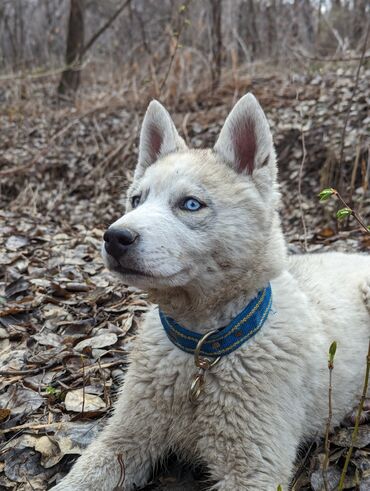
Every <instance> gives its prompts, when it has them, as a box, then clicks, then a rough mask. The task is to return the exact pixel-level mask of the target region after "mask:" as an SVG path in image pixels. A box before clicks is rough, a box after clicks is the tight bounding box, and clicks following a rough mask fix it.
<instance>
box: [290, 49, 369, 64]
mask: <svg viewBox="0 0 370 491" xmlns="http://www.w3.org/2000/svg"><path fill="white" fill-rule="evenodd" d="M287 48H288V49H290V50H291V51H293V53H296V54H297V55H298V56H301V57H302V58H306V59H307V60H310V61H319V62H322V63H340V62H343V63H348V62H350V61H359V60H361V58H362V56H351V57H349V58H320V57H318V56H310V55H308V54H306V53H303V52H302V51H300V50H296V49H294V48H291V47H290V46H287ZM362 59H363V60H370V55H365V56H364V57H363V58H362Z"/></svg>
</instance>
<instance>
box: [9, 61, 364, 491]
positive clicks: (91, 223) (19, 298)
mask: <svg viewBox="0 0 370 491" xmlns="http://www.w3.org/2000/svg"><path fill="white" fill-rule="evenodd" d="M341 70H342V69H341ZM369 81H370V71H369V70H368V69H367V70H364V72H363V76H362V77H361V80H360V85H359V90H358V91H357V95H356V96H355V98H354V101H353V107H352V111H351V113H350V118H349V124H348V131H347V134H346V141H345V152H344V159H345V162H344V163H345V166H344V167H345V170H346V169H347V173H346V175H345V181H346V182H347V184H348V185H349V186H350V187H351V190H352V191H351V193H352V200H353V202H354V206H355V207H356V209H358V210H359V211H360V213H361V214H362V216H363V217H364V218H366V217H369V216H370V197H369V186H368V176H369V172H368V170H367V169H368V168H369V163H368V162H369V160H368V159H369V156H368V140H367V139H366V135H368V131H369V125H370V119H369V115H368V102H369V101H368V97H367V95H366V94H369V93H370V90H369V89H370V82H369ZM352 85H353V76H352V71H351V70H347V71H346V70H342V71H341V72H340V73H339V70H337V71H328V72H327V73H325V74H319V75H306V76H295V78H294V77H289V76H280V75H275V76H265V77H263V76H262V77H256V79H253V78H250V77H248V78H247V77H246V78H245V79H242V80H241V82H240V91H241V94H242V93H244V92H246V91H248V90H253V92H254V93H255V94H256V96H257V97H258V98H259V99H260V101H261V103H262V105H263V106H264V108H266V112H267V114H268V117H269V119H270V121H271V125H272V130H273V132H274V135H275V142H276V147H277V152H278V156H279V162H280V182H281V191H282V197H283V207H282V210H281V217H282V221H283V227H284V231H285V234H286V237H287V239H288V241H289V244H290V245H289V247H290V250H291V252H292V253H297V252H302V251H303V249H304V246H303V244H304V238H305V237H304V233H303V230H302V224H301V212H300V209H299V203H298V192H297V189H298V179H299V169H300V165H301V163H302V155H303V153H302V141H301V140H302V139H301V131H302V126H303V130H304V132H305V141H306V147H307V159H306V162H305V166H304V169H303V180H302V209H303V212H304V214H305V219H306V223H307V230H308V232H307V237H306V238H307V243H308V250H309V251H312V252H313V251H325V250H339V251H349V252H353V251H362V252H366V251H367V252H368V251H369V248H370V242H369V241H368V240H367V238H366V237H364V235H363V234H362V233H361V232H360V231H359V230H358V228H357V227H356V225H355V224H353V226H352V224H351V227H349V228H348V227H347V228H345V227H344V226H343V225H341V226H339V227H338V226H337V223H336V220H335V211H336V209H337V207H336V203H335V200H330V201H329V202H328V203H325V205H322V204H319V203H318V200H317V199H316V196H317V194H318V193H319V191H320V190H321V189H322V188H323V187H326V186H328V185H331V184H332V181H333V179H334V178H335V167H336V165H337V164H338V158H339V149H340V143H341V140H340V138H341V129H342V127H343V124H344V118H345V111H346V107H347V104H348V101H349V100H350V97H351V93H352V90H351V88H352ZM52 89H53V88H51V87H50V85H48V84H44V85H42V84H41V83H39V82H37V83H36V82H35V83H34V84H33V85H32V86H31V87H30V89H29V90H30V91H33V97H30V99H29V100H26V101H21V102H20V103H19V104H18V105H17V104H16V103H15V102H13V101H14V97H13V98H12V97H9V98H8V99H7V100H8V101H12V102H9V104H10V105H9V107H5V108H4V110H3V111H2V112H1V113H0V124H1V127H2V131H1V134H0V149H1V152H2V155H3V159H2V161H1V162H0V191H1V193H0V425H1V433H0V489H4V490H7V489H9V490H13V489H16V490H20V491H21V490H26V489H27V490H29V489H34V490H41V489H47V488H48V487H50V486H51V485H52V484H53V483H55V480H56V479H59V478H60V477H61V476H62V475H64V474H65V473H66V472H67V471H68V470H69V468H70V467H71V465H72V463H73V462H74V460H75V459H76V457H77V456H78V455H79V454H80V453H81V452H82V450H83V448H85V447H86V446H87V445H88V444H89V442H90V441H91V440H92V439H93V438H94V437H95V436H96V435H97V434H98V432H99V431H100V429H101V428H102V426H103V425H104V422H105V420H106V418H107V417H109V413H110V411H111V408H112V403H113V401H114V400H115V398H116V396H117V391H118V388H119V385H120V383H121V382H122V380H123V379H124V374H125V370H126V364H127V354H128V352H129V351H130V349H131V348H132V342H133V340H134V338H135V331H136V327H137V325H138V323H140V321H141V317H142V315H143V314H144V313H145V312H146V311H147V310H148V309H149V308H150V306H149V304H148V302H147V298H146V295H145V294H144V293H142V292H139V291H137V290H136V289H134V288H131V287H125V286H123V285H119V284H118V283H117V281H116V280H115V278H114V277H113V276H112V275H111V274H110V273H109V272H107V271H106V270H105V269H104V266H103V263H102V260H101V257H100V247H101V241H102V235H103V232H104V230H105V228H106V227H107V226H108V225H109V224H110V223H112V222H113V221H114V220H115V219H116V218H118V217H119V216H120V214H122V210H123V206H122V201H121V196H122V194H123V193H124V191H125V189H127V187H128V185H129V183H130V180H131V179H132V174H133V168H134V165H135V161H136V158H137V135H138V128H139V120H140V118H139V117H138V116H137V114H136V112H137V111H138V112H139V114H140V117H141V116H142V114H143V111H144V110H145V105H146V100H145V99H146V97H143V105H142V107H140V106H138V105H136V106H135V107H130V104H129V103H128V102H127V101H128V100H129V99H130V98H129V97H128V96H127V95H125V96H122V97H121V98H120V96H119V95H117V94H118V93H117V94H116V96H115V99H114V102H112V99H111V98H110V97H109V94H107V93H106V92H104V90H105V89H104V87H100V90H99V93H98V94H97V93H96V92H94V90H96V89H89V90H87V91H86V94H85V95H84V97H82V96H81V100H80V101H79V105H78V106H77V108H76V107H68V106H67V107H53V106H52V105H50V107H49V110H48V111H44V110H42V108H43V107H44V106H45V100H50V99H51V90H52ZM4 90H7V91H8V92H9V94H12V90H14V89H13V88H12V87H5V89H4ZM241 94H240V95H241ZM234 95H235V88H234V87H232V86H231V85H230V86H229V85H228V83H227V81H226V82H225V84H223V86H222V87H220V88H219V89H218V90H216V91H215V92H214V93H213V94H210V93H209V91H208V90H205V89H204V90H203V89H202V87H201V86H200V88H199V92H197V93H196V94H191V95H189V94H185V95H184V98H183V100H181V101H179V102H178V103H177V105H176V106H175V107H174V108H172V110H171V104H170V105H169V109H170V110H171V112H172V113H173V114H174V119H175V122H176V123H177V125H178V127H180V128H181V127H182V122H183V121H184V120H185V119H184V118H186V121H187V126H186V131H187V135H185V136H186V137H187V140H188V142H189V143H191V144H192V145H193V146H196V147H197V146H200V145H201V144H202V145H205V144H207V145H212V144H213V142H214V140H215V138H216V135H217V133H218V132H219V130H220V127H221V125H222V123H223V121H224V118H225V116H226V114H227V112H228V111H229V109H230V107H231V105H232V99H233V97H234ZM96 101H98V102H96ZM204 101H207V104H206V105H204ZM144 102H145V103H144ZM35 107H36V109H35ZM37 107H38V108H39V110H37ZM25 117H26V118H28V121H29V124H28V125H27V127H28V128H29V126H30V125H31V127H33V128H36V127H37V132H34V133H32V134H30V133H29V131H28V130H27V127H26V126H25V125H24V124H23V121H24V119H25ZM72 122H73V124H71V123H72ZM68 125H70V126H68ZM67 127H68V128H67ZM62 128H67V130H66V131H65V132H64V135H63V138H62V137H60V138H56V139H55V140H54V141H53V146H52V147H50V148H49V149H48V148H47V147H48V141H49V139H50V134H51V133H53V134H57V132H58V131H60V130H61V129H62ZM35 148H37V149H38V150H39V151H40V152H42V151H43V150H45V152H44V153H43V154H42V157H40V159H39V160H37V159H36V161H37V163H36V164H35V165H34V166H31V167H30V168H29V169H28V170H27V173H26V174H24V173H22V172H21V173H18V172H15V173H14V174H11V173H10V174H7V173H5V174H4V176H3V177H2V174H1V172H2V171H6V172H7V171H8V170H9V169H11V166H20V165H24V164H27V162H28V161H29V160H30V159H29V156H30V155H33V156H34V155H35ZM46 150H47V151H46ZM113 150H114V151H113ZM40 155H41V154H40ZM32 158H33V157H32ZM355 159H356V160H357V161H358V165H357V171H356V173H355V174H353V172H352V167H353V162H354V160H355ZM351 172H352V174H351ZM366 176H367V177H366ZM338 356H339V355H338ZM364 369H365V361H364ZM334 370H335V369H334ZM334 390H335V386H334ZM369 407H370V406H369ZM365 409H366V410H365V412H364V415H363V419H362V425H361V429H360V438H359V440H358V442H357V444H356V447H355V451H354V453H353V457H352V461H351V465H350V469H349V473H348V478H347V481H346V489H355V487H356V485H357V484H356V479H359V480H360V484H359V489H360V491H365V490H368V489H370V437H369V435H370V426H369V424H368V407H367V408H365ZM348 410H349V412H350V411H351V408H348ZM352 426H353V415H352V414H351V413H350V414H349V417H348V418H347V419H346V420H345V421H344V422H343V424H342V426H341V428H339V429H337V430H336V431H335V433H334V435H333V436H332V437H331V440H332V445H331V454H330V465H329V470H328V482H329V481H330V486H335V485H336V483H337V481H338V476H339V473H340V470H341V468H342V465H343V461H344V458H345V451H346V447H347V446H348V444H349V442H350V435H351V431H352V430H351V428H352ZM323 452H324V448H323V444H322V440H320V439H317V440H315V441H314V442H312V443H311V445H310V447H309V448H308V449H307V456H306V457H307V458H306V459H305V461H304V462H303V460H304V459H302V458H300V459H298V461H297V475H296V487H295V489H297V490H302V491H304V490H307V491H309V490H314V491H319V490H320V491H321V490H323V489H324V488H323V480H322V474H321V471H320V465H321V464H322V459H323ZM170 462H171V464H170V465H169V466H168V470H167V471H164V470H163V471H161V472H160V473H159V474H157V475H155V476H153V479H152V481H151V483H150V484H149V485H148V486H147V487H146V488H145V489H147V490H149V489H152V490H167V491H170V490H176V489H177V490H180V489H181V490H186V489H189V490H190V489H192V490H197V489H201V488H203V486H202V484H201V482H200V481H199V478H201V477H202V476H203V474H202V473H201V471H199V470H190V469H189V468H187V467H184V466H182V465H181V464H180V463H179V462H177V461H176V459H174V458H171V459H170ZM302 462H303V465H302Z"/></svg>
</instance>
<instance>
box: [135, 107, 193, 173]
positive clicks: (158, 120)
mask: <svg viewBox="0 0 370 491" xmlns="http://www.w3.org/2000/svg"><path fill="white" fill-rule="evenodd" d="M186 148H187V146H186V144H185V142H184V140H183V139H182V138H181V137H180V135H179V134H178V132H177V130H176V128H175V125H174V123H173V121H172V119H171V116H170V115H169V114H168V112H167V110H166V109H165V108H164V107H163V106H162V104H160V103H159V102H158V101H156V100H153V101H152V102H151V103H150V104H149V106H148V109H147V111H146V113H145V117H144V121H143V125H142V127H141V132H140V145H139V162H138V165H137V167H136V170H135V178H140V177H141V176H142V175H143V174H144V172H145V170H146V169H147V168H148V167H149V166H150V165H152V164H154V162H156V161H157V160H158V159H159V158H160V157H164V156H165V155H168V154H169V153H172V152H177V151H179V150H186Z"/></svg>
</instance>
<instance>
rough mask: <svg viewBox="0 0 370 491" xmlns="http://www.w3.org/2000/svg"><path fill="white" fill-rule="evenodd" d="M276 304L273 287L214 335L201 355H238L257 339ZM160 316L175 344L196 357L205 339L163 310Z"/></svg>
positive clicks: (262, 292)
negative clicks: (273, 304) (196, 351)
mask: <svg viewBox="0 0 370 491" xmlns="http://www.w3.org/2000/svg"><path fill="white" fill-rule="evenodd" d="M271 304H272V292H271V285H270V284H268V286H267V287H266V288H264V289H263V290H261V291H259V292H258V294H257V296H256V297H255V298H254V299H253V300H251V301H250V302H249V303H248V305H247V306H246V307H245V308H244V309H243V310H242V312H240V314H238V315H237V316H236V317H235V318H234V319H233V320H232V321H231V322H230V324H228V325H227V326H226V327H223V328H221V329H219V330H218V331H216V332H214V333H213V334H211V335H210V336H208V337H207V339H206V340H205V341H204V343H202V345H201V349H200V351H199V353H198V354H200V355H203V356H211V357H219V356H225V355H228V354H229V353H231V352H232V351H235V350H236V349H238V348H239V346H241V345H242V344H243V343H245V342H246V341H248V339H250V338H251V337H252V336H254V335H255V334H256V333H257V332H258V331H259V330H260V329H261V327H262V326H263V324H264V322H265V320H266V319H267V316H268V314H269V312H270V309H271ZM159 316H160V319H161V322H162V325H163V327H164V330H165V331H166V334H167V336H168V338H169V339H170V340H171V341H172V343H173V344H174V345H175V346H177V347H178V348H180V349H181V350H183V351H185V352H186V353H191V354H194V353H195V349H196V347H197V345H198V343H199V341H200V340H201V339H202V338H204V336H203V335H201V334H199V333H197V332H194V331H189V330H188V329H186V328H185V327H182V326H180V324H178V323H177V322H176V321H175V320H173V319H172V318H171V317H168V316H166V315H165V314H164V313H163V312H162V311H161V310H159Z"/></svg>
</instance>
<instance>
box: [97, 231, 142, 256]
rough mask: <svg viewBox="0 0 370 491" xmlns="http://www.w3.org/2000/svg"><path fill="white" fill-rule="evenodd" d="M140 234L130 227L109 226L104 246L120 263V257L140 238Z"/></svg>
mask: <svg viewBox="0 0 370 491" xmlns="http://www.w3.org/2000/svg"><path fill="white" fill-rule="evenodd" d="M138 237H139V234H138V233H137V232H135V231H133V230H130V229H129V228H118V227H109V228H108V230H107V231H106V232H105V234H104V237H103V238H104V248H105V250H106V252H107V253H108V254H109V255H110V256H112V257H114V259H115V260H116V261H117V262H118V263H119V260H120V258H121V257H122V256H123V255H124V254H125V253H126V252H127V250H128V248H129V247H130V246H132V244H133V243H134V242H135V241H136V240H137V239H138Z"/></svg>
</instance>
